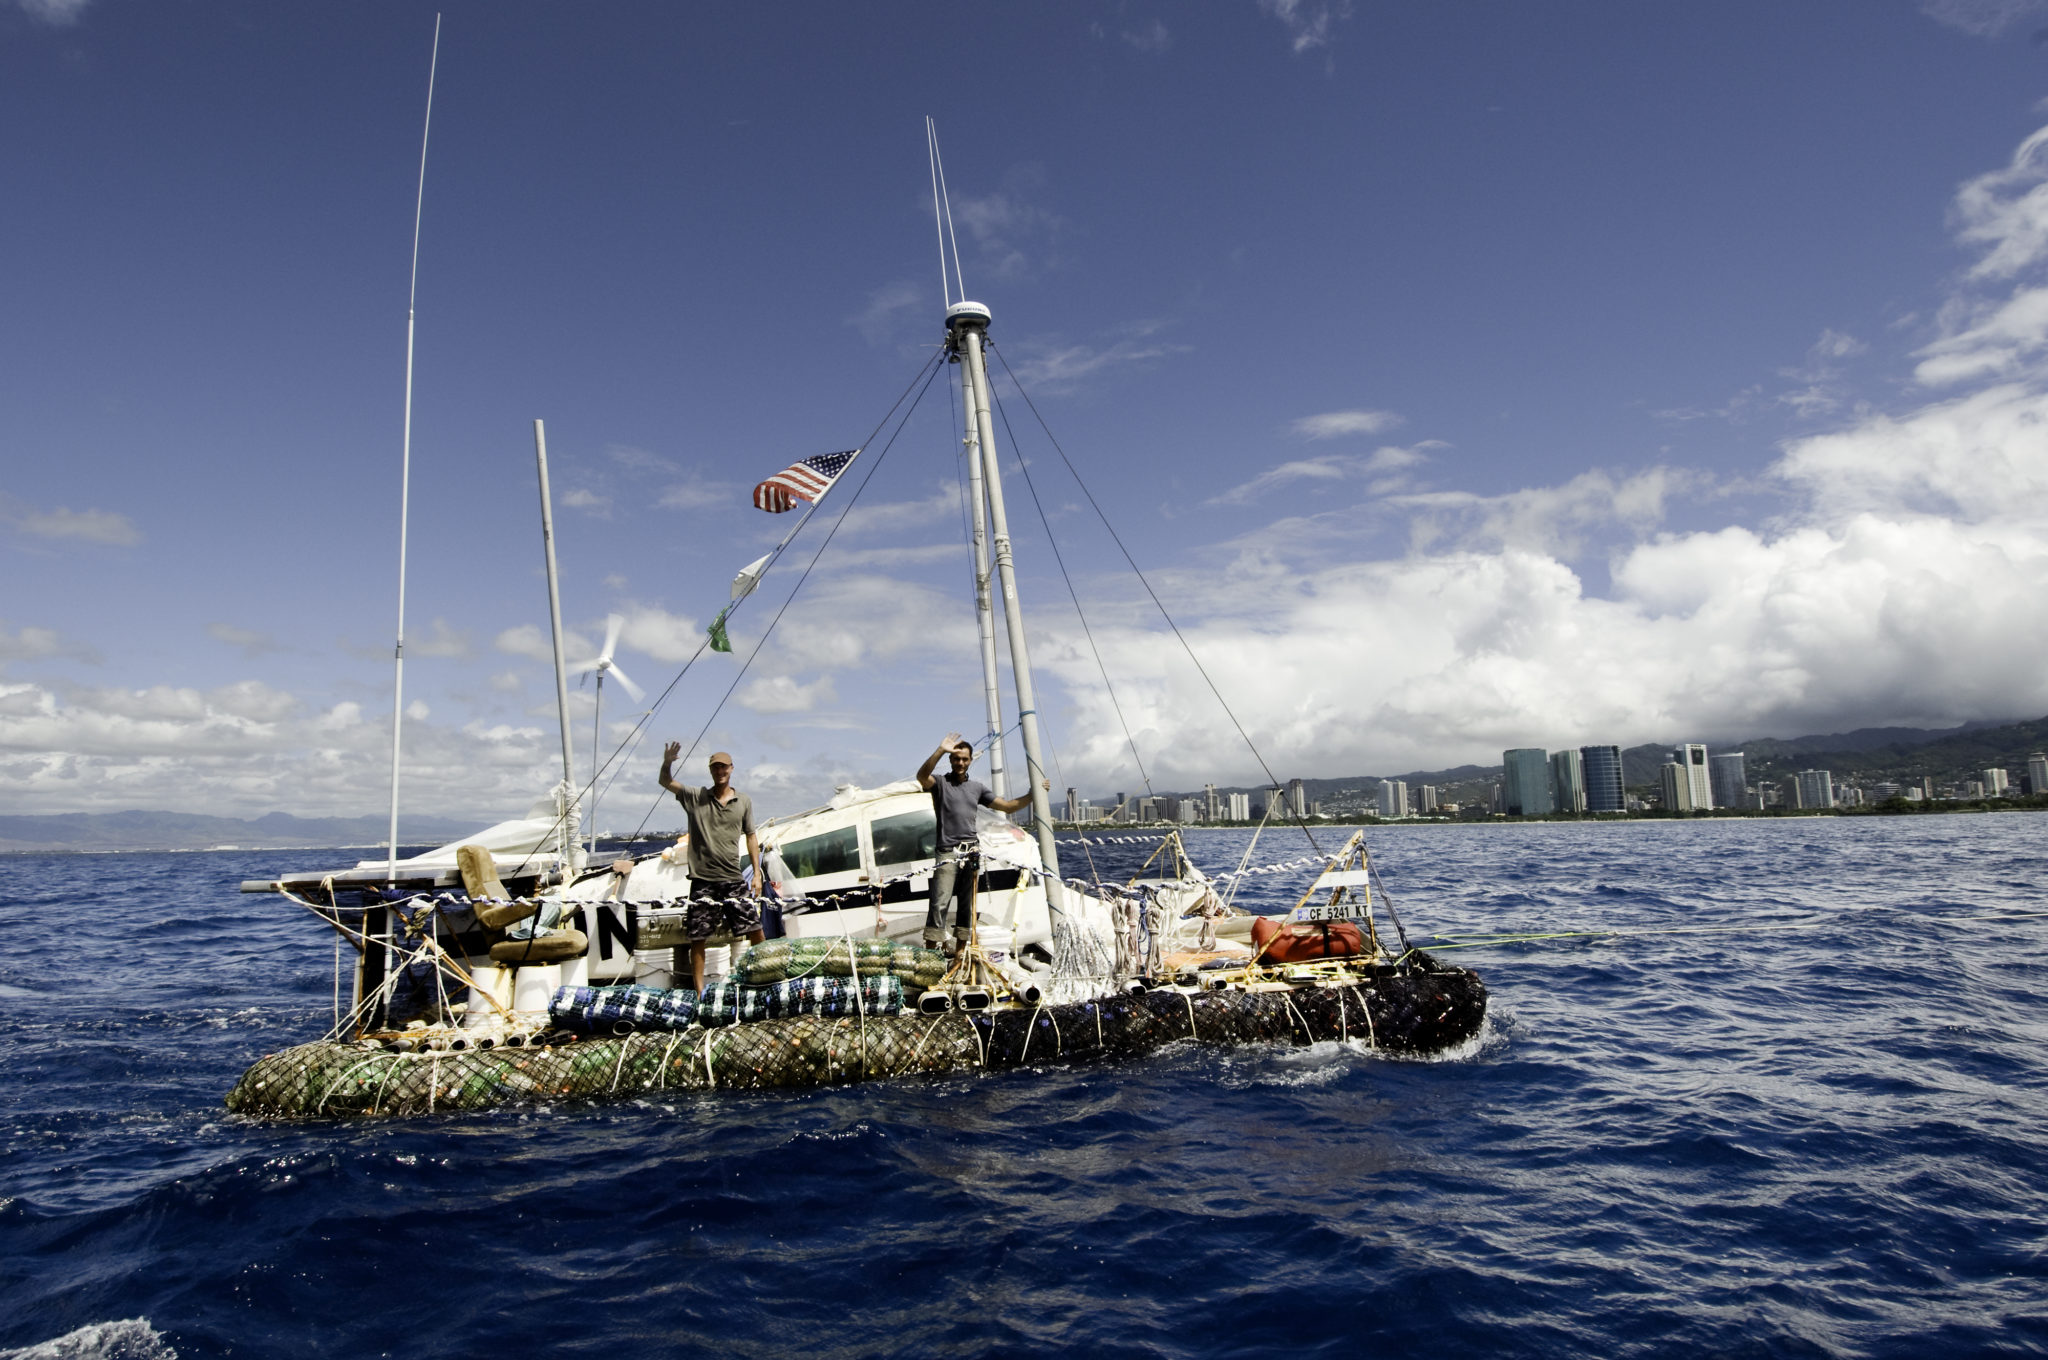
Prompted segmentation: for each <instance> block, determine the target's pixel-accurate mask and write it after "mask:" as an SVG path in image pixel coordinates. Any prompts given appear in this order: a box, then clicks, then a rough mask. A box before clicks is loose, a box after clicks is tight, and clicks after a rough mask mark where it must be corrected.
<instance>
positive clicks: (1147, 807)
mask: <svg viewBox="0 0 2048 1360" xmlns="http://www.w3.org/2000/svg"><path fill="white" fill-rule="evenodd" d="M1138 820H1139V821H1141V822H1156V821H1158V820H1159V800H1158V799H1157V798H1140V799H1139V800H1138Z"/></svg>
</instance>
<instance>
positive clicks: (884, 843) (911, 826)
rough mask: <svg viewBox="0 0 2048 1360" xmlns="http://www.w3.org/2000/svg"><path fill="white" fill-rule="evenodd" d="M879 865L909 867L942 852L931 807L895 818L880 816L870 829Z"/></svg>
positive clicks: (876, 860)
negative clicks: (913, 862)
mask: <svg viewBox="0 0 2048 1360" xmlns="http://www.w3.org/2000/svg"><path fill="white" fill-rule="evenodd" d="M871 829H872V830H873V832H874V837H875V863H876V864H878V865H879V864H908V863H910V862H911V861H912V860H920V859H930V858H932V856H934V855H936V854H938V853H939V827H938V823H937V822H934V821H933V820H932V810H931V809H930V808H919V809H918V810H917V811H915V812H905V813H902V814H900V815H898V816H895V817H880V818H877V819H876V820H875V823H874V825H873V827H872V828H871Z"/></svg>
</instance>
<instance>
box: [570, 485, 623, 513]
mask: <svg viewBox="0 0 2048 1360" xmlns="http://www.w3.org/2000/svg"><path fill="white" fill-rule="evenodd" d="M562 504H563V505H566V506H568V507H569V508H570V509H571V510H581V511H583V512H584V513H585V514H587V515H589V516H591V517H592V518H594V519H610V518H611V517H612V502H611V498H610V497H609V496H600V495H598V494H597V493H596V492H595V491H592V490H590V489H589V488H588V487H581V486H579V487H576V488H574V489H573V490H571V491H570V492H569V493H568V494H567V495H565V496H563V497H562Z"/></svg>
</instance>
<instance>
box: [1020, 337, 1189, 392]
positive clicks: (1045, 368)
mask: <svg viewBox="0 0 2048 1360" xmlns="http://www.w3.org/2000/svg"><path fill="white" fill-rule="evenodd" d="M1153 329H1156V327H1139V328H1136V333H1135V334H1132V335H1128V336H1126V337H1125V338H1123V339H1120V340H1113V341H1110V342H1109V343H1107V344H1078V345H1051V346H1041V347H1038V348H1035V349H1032V350H1030V351H1029V352H1028V353H1026V354H1023V355H1020V356H1018V358H1017V360H1016V365H1015V367H1016V370H1017V376H1018V377H1019V378H1021V379H1022V380H1023V381H1024V382H1026V383H1028V384H1030V385H1032V386H1034V387H1042V388H1047V389H1064V388H1069V387H1073V386H1075V385H1077V384H1079V383H1081V382H1083V381H1084V380H1086V379H1088V378H1092V377H1094V376H1095V375H1097V374H1098V373H1102V372H1104V371H1105V370H1108V369H1114V368H1123V367H1127V366H1129V365H1132V364H1146V363H1151V362H1153V361H1155V360H1159V359H1164V358H1168V357H1170V356H1172V355H1175V354H1187V353H1189V352H1190V351H1191V350H1192V348H1193V347H1192V346H1190V345H1179V344H1172V343H1168V342H1166V341H1161V340H1154V339H1152V338H1151V332H1152V330H1153Z"/></svg>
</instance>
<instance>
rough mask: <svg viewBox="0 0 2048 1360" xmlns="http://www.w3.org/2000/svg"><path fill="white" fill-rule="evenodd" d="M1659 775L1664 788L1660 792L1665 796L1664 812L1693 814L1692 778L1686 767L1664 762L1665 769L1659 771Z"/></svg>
mask: <svg viewBox="0 0 2048 1360" xmlns="http://www.w3.org/2000/svg"><path fill="white" fill-rule="evenodd" d="M1657 775H1658V780H1659V782H1660V783H1661V784H1662V786H1663V787H1662V789H1661V790H1660V792H1661V793H1662V794H1663V795H1664V810H1665V811H1666V812H1691V811H1693V810H1694V809H1693V802H1692V778H1691V776H1689V775H1688V774H1686V772H1685V766H1683V765H1681V764H1679V763H1678V762H1677V761H1675V760H1667V761H1665V762H1664V765H1663V768H1662V769H1660V770H1658V771H1657Z"/></svg>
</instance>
